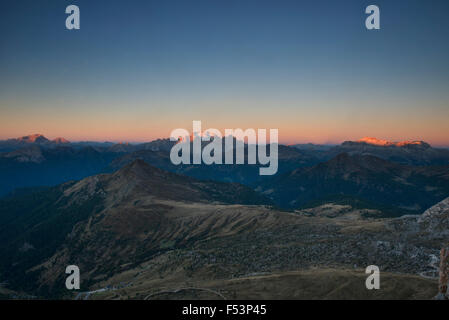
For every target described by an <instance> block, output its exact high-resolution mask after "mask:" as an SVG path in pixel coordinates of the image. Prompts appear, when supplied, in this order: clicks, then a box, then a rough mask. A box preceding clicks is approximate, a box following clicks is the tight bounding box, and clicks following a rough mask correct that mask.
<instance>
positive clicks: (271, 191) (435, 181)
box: [261, 153, 449, 213]
mask: <svg viewBox="0 0 449 320" xmlns="http://www.w3.org/2000/svg"><path fill="white" fill-rule="evenodd" d="M261 191H263V193H264V194H266V195H268V196H270V197H271V198H272V199H273V200H274V201H275V203H277V204H278V205H280V206H285V207H289V208H299V207H302V206H308V205H314V204H317V203H320V202H326V201H337V202H338V201H343V200H345V201H349V200H350V199H352V201H351V203H354V201H356V200H359V201H363V202H368V203H371V204H376V205H378V206H382V205H383V206H386V207H395V208H397V209H399V210H398V213H400V212H401V209H403V210H405V211H410V212H422V211H423V210H424V209H426V208H428V207H430V206H431V205H433V204H435V203H436V202H438V201H441V200H442V199H444V198H445V197H447V196H448V195H449V166H439V167H438V166H427V167H422V166H421V167H419V166H418V167H416V166H408V165H402V164H398V163H394V162H390V161H387V160H384V159H380V158H378V157H375V156H371V155H358V154H356V155H349V154H348V153H342V154H339V155H338V156H336V157H335V158H333V159H331V160H329V161H327V162H323V163H320V164H317V165H315V166H312V167H307V168H298V169H296V170H294V171H292V172H290V173H287V174H284V175H280V176H278V177H276V178H274V179H273V180H272V181H269V182H266V183H264V184H263V185H262V187H261ZM364 204H365V205H367V203H364Z"/></svg>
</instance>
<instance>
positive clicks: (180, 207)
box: [0, 160, 269, 295]
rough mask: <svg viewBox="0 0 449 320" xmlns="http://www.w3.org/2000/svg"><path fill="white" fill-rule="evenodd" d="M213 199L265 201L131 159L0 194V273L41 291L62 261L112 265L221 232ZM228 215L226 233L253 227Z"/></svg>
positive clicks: (97, 269)
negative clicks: (72, 178)
mask: <svg viewBox="0 0 449 320" xmlns="http://www.w3.org/2000/svg"><path fill="white" fill-rule="evenodd" d="M220 203H227V204H238V203H241V204H269V201H268V200H267V199H266V198H264V197H261V196H259V195H258V194H257V193H255V192H254V191H252V190H251V189H249V188H247V187H244V186H241V185H237V184H226V183H216V182H203V181H199V180H196V179H193V178H189V177H185V176H180V175H177V174H173V173H169V172H165V171H163V170H160V169H157V168H155V167H152V166H149V165H147V164H145V163H144V162H143V161H139V160H137V161H135V162H133V163H131V164H129V165H128V166H126V167H124V168H122V169H121V170H119V171H117V172H115V173H113V174H102V175H97V176H92V177H89V178H86V179H84V180H81V181H79V182H70V183H66V184H63V185H60V186H57V187H52V188H39V189H37V190H34V191H32V192H22V193H18V194H17V195H15V196H11V197H8V198H5V199H2V200H0V254H1V256H2V260H1V263H0V276H1V277H2V278H7V279H8V281H9V282H10V283H11V284H12V285H13V286H16V287H19V288H23V289H29V290H31V289H36V286H39V287H40V289H39V292H40V293H41V294H44V295H45V294H49V292H50V290H51V289H52V288H53V286H54V284H55V281H58V279H61V278H63V277H64V272H63V268H65V267H64V264H65V263H73V262H74V261H75V262H77V263H79V264H80V265H81V266H83V267H84V270H86V268H87V269H88V270H90V272H91V273H92V274H97V273H103V272H112V271H113V270H117V268H119V269H120V263H121V260H122V259H123V258H124V256H123V255H124V254H125V253H126V254H129V255H131V256H132V257H131V258H130V259H131V260H132V261H136V262H137V261H140V259H143V257H148V256H151V255H154V254H156V253H157V252H159V251H160V250H163V248H164V246H167V245H169V246H171V245H172V244H177V245H179V246H182V245H185V243H186V242H188V241H194V240H195V241H196V240H198V239H201V238H203V237H210V236H213V234H214V232H216V233H218V232H226V229H223V230H222V229H220V228H219V226H220V225H222V224H223V223H225V222H229V221H230V220H229V219H231V216H227V217H226V219H225V220H221V219H222V217H221V216H220V215H217V212H219V211H220V208H221V207H220ZM225 207H227V206H225ZM202 213H204V214H202ZM232 214H233V215H234V218H235V221H236V225H234V231H233V232H238V231H239V230H241V229H242V228H244V227H245V226H246V225H249V226H255V224H254V222H251V219H249V218H248V219H246V218H245V219H242V218H240V219H238V215H239V214H238V210H237V212H233V213H232ZM237 222H240V224H238V223H237ZM201 225H203V227H201ZM214 226H215V227H214ZM230 227H232V225H231V226H230ZM214 229H216V231H213V230H214ZM164 241H165V242H164ZM52 256H55V257H54V258H52V259H50V260H48V259H49V258H51V257H52ZM56 257H57V258H56ZM54 259H56V260H54ZM49 261H50V262H49ZM51 261H53V262H51ZM48 263H50V265H51V266H50V265H48ZM41 264H42V265H41ZM39 265H40V266H39ZM56 271H57V272H56ZM55 272H56V273H55ZM55 277H57V279H56V278H55ZM38 283H40V285H37V284H38ZM61 288H63V286H61ZM61 288H59V289H61ZM59 289H57V290H56V292H59V291H58V290H59ZM61 290H62V289H61ZM52 292H55V291H52Z"/></svg>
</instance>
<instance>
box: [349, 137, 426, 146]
mask: <svg viewBox="0 0 449 320" xmlns="http://www.w3.org/2000/svg"><path fill="white" fill-rule="evenodd" d="M345 144H368V145H372V146H378V147H409V146H419V147H423V148H430V145H429V144H428V143H426V142H424V141H411V140H407V141H399V142H394V141H388V140H382V139H377V138H373V137H365V138H362V139H360V140H357V141H355V142H354V141H347V142H344V143H343V145H345Z"/></svg>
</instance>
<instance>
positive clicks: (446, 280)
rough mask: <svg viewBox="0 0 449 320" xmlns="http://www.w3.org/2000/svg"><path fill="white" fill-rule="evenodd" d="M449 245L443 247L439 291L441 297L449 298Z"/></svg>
mask: <svg viewBox="0 0 449 320" xmlns="http://www.w3.org/2000/svg"><path fill="white" fill-rule="evenodd" d="M448 285H449V246H447V247H446V248H443V249H441V253H440V285H439V288H438V289H439V291H438V297H439V298H445V299H449V291H448Z"/></svg>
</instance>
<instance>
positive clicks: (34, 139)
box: [17, 133, 50, 143]
mask: <svg viewBox="0 0 449 320" xmlns="http://www.w3.org/2000/svg"><path fill="white" fill-rule="evenodd" d="M17 140H18V141H20V142H25V143H43V142H49V141H50V140H48V139H47V138H46V137H44V136H43V135H42V134H40V133H36V134H31V135H28V136H23V137H20V138H18V139H17Z"/></svg>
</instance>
